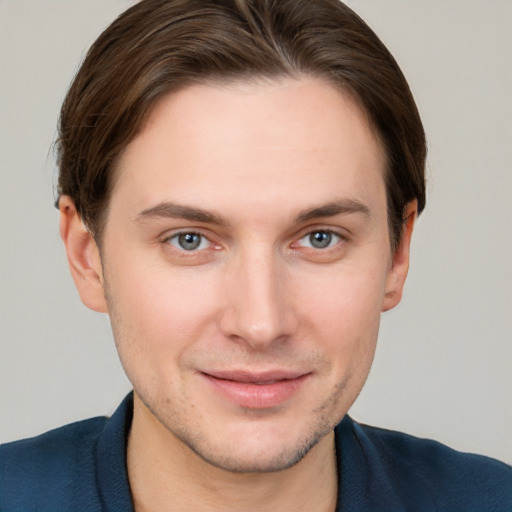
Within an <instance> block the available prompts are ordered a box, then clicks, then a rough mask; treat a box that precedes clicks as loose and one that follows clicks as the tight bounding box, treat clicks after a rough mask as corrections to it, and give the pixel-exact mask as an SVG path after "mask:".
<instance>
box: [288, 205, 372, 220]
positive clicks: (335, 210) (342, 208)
mask: <svg viewBox="0 0 512 512" xmlns="http://www.w3.org/2000/svg"><path fill="white" fill-rule="evenodd" d="M349 213H362V214H363V215H364V216H366V217H371V214H370V209H369V208H368V206H366V205H365V204H364V203H361V202H360V201H356V200H354V199H342V200H339V201H332V202H330V203H327V204H324V205H322V206H318V207H315V208H310V209H308V210H304V211H302V212H300V213H299V215H297V217H296V219H295V221H296V222H297V224H300V223H303V222H307V221H310V220H315V219H319V218H322V217H334V216H336V215H346V214H349Z"/></svg>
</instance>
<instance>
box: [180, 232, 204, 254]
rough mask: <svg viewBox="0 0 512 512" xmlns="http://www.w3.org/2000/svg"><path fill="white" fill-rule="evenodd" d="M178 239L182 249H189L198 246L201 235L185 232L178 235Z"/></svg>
mask: <svg viewBox="0 0 512 512" xmlns="http://www.w3.org/2000/svg"><path fill="white" fill-rule="evenodd" d="M178 241H179V244H180V246H181V247H182V248H183V249H185V250H187V251H191V250H193V249H197V248H198V247H199V245H200V243H201V235H198V234H196V233H185V234H183V235H180V236H179V237H178Z"/></svg>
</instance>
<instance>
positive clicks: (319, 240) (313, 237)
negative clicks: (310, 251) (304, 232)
mask: <svg viewBox="0 0 512 512" xmlns="http://www.w3.org/2000/svg"><path fill="white" fill-rule="evenodd" d="M331 239H332V236H331V233H328V232H327V231H314V232H313V233H310V235H309V241H310V243H311V246H312V247H315V248H316V249H324V248H325V247H329V245H330V244H331Z"/></svg>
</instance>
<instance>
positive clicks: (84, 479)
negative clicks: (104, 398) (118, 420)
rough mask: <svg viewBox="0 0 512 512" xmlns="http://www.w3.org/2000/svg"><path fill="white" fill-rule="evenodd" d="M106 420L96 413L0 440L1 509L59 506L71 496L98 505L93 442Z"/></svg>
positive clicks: (57, 507)
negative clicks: (0, 442)
mask: <svg viewBox="0 0 512 512" xmlns="http://www.w3.org/2000/svg"><path fill="white" fill-rule="evenodd" d="M105 421H106V418H103V417H98V418H92V419H89V420H85V421H80V422H76V423H72V424H70V425H66V426H64V427H61V428H58V429H55V430H51V431H49V432H47V433H45V434H42V435H40V436H37V437H33V438H30V439H24V440H21V441H15V442H12V443H7V444H4V445H2V446H0V510H7V509H11V510H13V509H16V507H17V506H22V507H25V508H26V507H27V506H28V507H29V508H30V507H31V506H32V505H33V506H34V508H36V503H37V502H39V503H41V502H43V503H45V502H48V503H52V504H54V505H55V510H59V503H60V502H62V503H66V502H67V501H68V500H69V498H70V497H71V496H73V497H75V496H80V497H81V498H80V499H81V500H82V501H84V500H85V502H86V503H90V504H91V510H92V509H93V508H94V507H93V506H92V504H93V502H94V501H95V497H94V496H93V495H94V493H95V486H94V485H93V484H94V455H93V451H94V450H93V448H94V445H95V443H96V440H97V438H98V436H99V435H100V433H101V431H102V429H103V427H104V425H105ZM45 497H47V500H46V501H45ZM32 501H33V502H34V503H33V504H32Z"/></svg>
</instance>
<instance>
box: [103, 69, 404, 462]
mask: <svg viewBox="0 0 512 512" xmlns="http://www.w3.org/2000/svg"><path fill="white" fill-rule="evenodd" d="M384 173H385V157H384V154H383V151H382V150H381V147H380V145H379V143H378V141H377V140H376V138H375V136H374V133H373V132H372V130H371V128H370V127H369V125H368V123H367V121H366V118H365V116H364V115H363V114H362V112H361V111H360V110H359V109H358V107H357V106H356V105H355V103H354V102H353V101H352V100H351V99H350V97H348V96H346V95H343V94H341V93H340V92H339V91H337V90H335V89H334V88H333V87H332V86H331V85H329V84H328V83H326V82H323V81H320V80H315V79H305V78H303V79H300V80H292V79H286V80H285V79H283V80H280V81H261V82H259V83H251V84H229V85H219V86H206V85H201V86H199V85H194V86H190V87H188V88H185V89H183V90H181V91H180V92H177V93H174V94H171V95H169V96H168V97H166V98H165V99H163V100H162V101H161V102H160V103H159V104H158V106H157V107H156V108H155V109H154V111H153V112H152V114H151V116H150V118H149V121H148V123H147V125H146V126H145V127H144V129H143V130H142V132H141V133H140V134H139V135H138V136H137V137H136V139H134V140H133V141H132V143H131V144H130V145H129V146H128V147H127V149H126V151H125V153H124V154H123V157H122V159H121V161H120V165H119V176H118V179H117V181H116V184H115V187H114V190H113V194H112V198H111V203H110V208H109V213H108V218H107V222H106V227H105V231H104V236H103V243H102V250H101V256H102V269H101V271H99V273H100V274H101V273H102V275H100V281H101V285H102V286H103V287H104V289H105V294H106V303H107V305H108V312H109V314H110V317H111V322H112V326H113V330H114V335H115V339H116V344H117V347H118V351H119V354H120V358H121V361H122V363H123V366H124V368H125V371H126V373H127V375H128V377H129V378H130V380H131V382H132V383H133V386H134V390H135V394H136V400H137V402H136V403H139V404H140V405H139V407H142V408H144V410H145V414H146V415H148V417H151V418H153V419H154V420H156V421H157V422H158V423H159V424H161V425H163V426H164V427H165V429H166V432H167V433H170V434H171V435H170V438H172V439H173V440H174V441H173V442H176V443H179V444H182V445H185V446H187V447H189V448H191V449H192V450H193V451H194V452H195V453H197V454H199V455H200V456H201V457H202V458H203V459H204V460H205V461H207V462H209V463H211V464H213V465H215V466H218V467H221V468H224V469H227V470H230V471H270V470H277V469H283V468H286V467H289V466H290V465H292V464H294V463H296V462H297V461H298V460H300V459H301V458H302V457H303V456H304V455H305V454H306V453H308V451H309V449H310V448H311V447H312V446H314V445H315V444H317V443H322V442H324V440H325V439H326V438H327V437H328V436H327V434H329V433H331V432H332V429H333V427H334V426H335V425H336V424H337V423H338V422H339V421H340V419H341V418H342V417H343V415H344V414H345V413H346V412H347V411H348V409H349V407H350V406H351V404H352V403H353V401H354V400H355V398H356V396H357V395H358V393H359V392H360V390H361V388H362V386H363V383H364V381H365V379H366V376H367V374H368V371H369V368H370V364H371V361H372V358H373V354H374V350H375V344H376V339H377V332H378V328H379V319H380V313H381V311H382V310H384V309H389V308H390V307H393V306H394V305H395V303H396V302H397V301H398V299H397V297H398V298H399V295H400V291H401V286H402V285H403V279H404V278H405V274H404V272H405V271H406V266H407V265H406V263H407V261H405V266H404V259H405V260H407V258H406V257H404V255H403V254H402V256H395V257H394V256H393V255H392V254H391V250H390V245H389V233H388V224H387V217H386V192H385V185H384V179H383V176H384ZM399 252H400V249H399V250H398V252H397V254H398V253H399ZM402 274H404V275H402ZM96 309H101V307H98V306H96ZM329 435H330V434H329ZM331 442H332V439H331Z"/></svg>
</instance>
